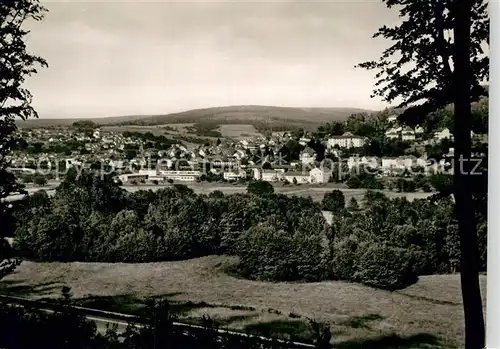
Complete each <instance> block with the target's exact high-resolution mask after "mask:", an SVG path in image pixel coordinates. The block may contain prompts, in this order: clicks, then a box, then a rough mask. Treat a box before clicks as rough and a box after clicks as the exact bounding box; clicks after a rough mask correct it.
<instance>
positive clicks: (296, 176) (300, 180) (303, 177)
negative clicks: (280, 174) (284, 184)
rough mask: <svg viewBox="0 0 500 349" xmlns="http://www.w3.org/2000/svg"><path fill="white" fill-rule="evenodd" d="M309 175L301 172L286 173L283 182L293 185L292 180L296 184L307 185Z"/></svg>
mask: <svg viewBox="0 0 500 349" xmlns="http://www.w3.org/2000/svg"><path fill="white" fill-rule="evenodd" d="M309 178H310V177H309V175H308V174H305V173H302V172H286V173H285V180H287V181H288V182H290V183H294V180H295V182H296V183H297V184H304V183H309Z"/></svg>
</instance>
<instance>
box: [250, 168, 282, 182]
mask: <svg viewBox="0 0 500 349" xmlns="http://www.w3.org/2000/svg"><path fill="white" fill-rule="evenodd" d="M253 178H254V179H255V180H257V181H266V182H276V181H278V180H281V179H282V178H283V172H280V171H275V170H263V169H261V168H254V169H253Z"/></svg>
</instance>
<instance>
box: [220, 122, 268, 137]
mask: <svg viewBox="0 0 500 349" xmlns="http://www.w3.org/2000/svg"><path fill="white" fill-rule="evenodd" d="M218 131H219V132H220V133H221V134H222V136H223V137H227V138H233V139H243V138H251V137H262V134H261V133H260V132H258V131H257V130H256V129H255V127H254V126H253V125H245V124H228V125H220V126H219V128H218Z"/></svg>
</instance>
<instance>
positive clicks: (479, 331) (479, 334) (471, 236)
mask: <svg viewBox="0 0 500 349" xmlns="http://www.w3.org/2000/svg"><path fill="white" fill-rule="evenodd" d="M471 3H472V2H471V1H469V0H456V1H455V3H454V6H455V8H454V11H455V16H454V18H455V23H454V30H453V33H454V40H455V45H454V55H453V56H454V81H453V85H454V86H453V87H454V89H453V97H454V98H453V99H454V105H455V116H454V138H455V159H454V181H455V185H454V189H455V192H454V195H455V205H456V217H457V220H458V232H459V235H460V254H461V255H460V277H461V284H462V299H463V304H464V317H465V348H467V349H483V348H484V347H485V328H484V317H483V305H482V301H481V289H480V286H479V253H478V243H477V232H476V224H475V217H474V210H473V202H472V183H471V182H472V181H471V177H470V176H471V175H473V174H471V170H472V166H473V163H472V161H470V158H471V136H470V131H471V105H470V104H471V102H470V90H471V86H472V84H471V82H472V73H471V66H470V45H471V42H470V41H471V38H470V30H471V10H472V9H471Z"/></svg>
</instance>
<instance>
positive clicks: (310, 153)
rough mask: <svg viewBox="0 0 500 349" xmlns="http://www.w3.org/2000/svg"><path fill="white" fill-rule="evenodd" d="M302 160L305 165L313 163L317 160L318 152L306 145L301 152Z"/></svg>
mask: <svg viewBox="0 0 500 349" xmlns="http://www.w3.org/2000/svg"><path fill="white" fill-rule="evenodd" d="M300 161H301V162H302V164H303V165H310V164H313V163H314V161H316V152H315V151H314V150H313V149H312V148H310V147H306V148H305V149H304V150H303V151H302V152H301V153H300Z"/></svg>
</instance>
